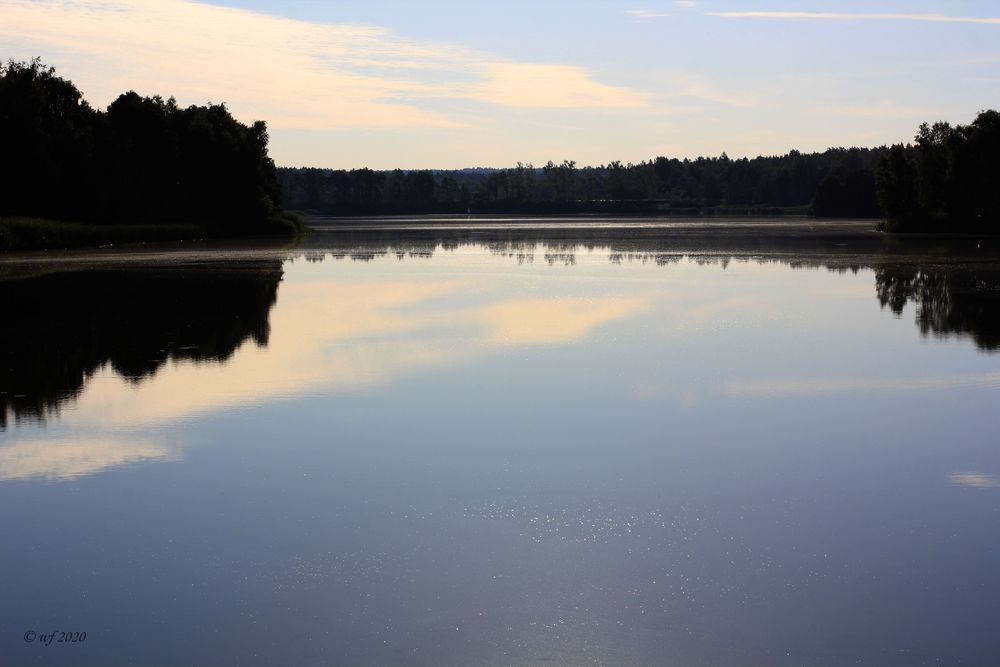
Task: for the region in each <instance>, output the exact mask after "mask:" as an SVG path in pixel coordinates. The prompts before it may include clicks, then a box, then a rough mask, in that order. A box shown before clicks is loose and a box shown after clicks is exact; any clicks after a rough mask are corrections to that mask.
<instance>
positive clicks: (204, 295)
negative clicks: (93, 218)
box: [0, 260, 282, 428]
mask: <svg viewBox="0 0 1000 667" xmlns="http://www.w3.org/2000/svg"><path fill="white" fill-rule="evenodd" d="M281 276H282V269H281V262H280V261H278V260H269V261H260V262H253V263H249V264H246V263H244V264H239V265H233V266H230V267H228V268H224V269H223V268H219V267H215V268H209V267H202V268H197V267H195V268H191V267H187V268H185V269H181V268H179V267H173V268H167V267H163V268H155V267H142V268H138V269H117V270H84V271H72V272H58V273H50V274H48V275H43V276H39V277H34V278H22V279H17V280H5V281H2V282H0V303H3V304H4V307H5V309H6V313H7V316H6V318H5V319H6V322H5V325H4V326H3V327H0V428H6V426H7V419H8V418H9V417H10V416H11V415H13V417H14V419H15V420H22V419H27V420H36V419H37V420H43V419H44V418H45V417H46V415H48V414H50V413H52V412H55V411H57V410H58V408H59V406H60V405H62V404H63V403H65V402H66V401H69V400H72V399H73V398H75V397H76V396H77V395H78V394H79V392H80V390H81V389H82V387H83V385H84V383H85V382H86V380H87V379H88V378H89V377H90V376H91V375H93V374H94V373H95V372H96V371H98V370H99V369H100V368H102V367H103V366H105V365H110V366H111V368H113V369H114V370H115V371H116V372H118V373H119V374H121V375H122V376H123V377H125V378H128V379H129V380H131V381H136V382H138V381H140V380H141V379H142V378H144V377H146V376H149V375H151V374H152V373H154V372H155V371H156V370H157V369H159V368H160V367H161V366H162V365H163V364H164V363H166V362H167V361H168V360H181V359H189V360H195V361H203V360H212V361H224V360H226V359H228V358H229V357H230V356H231V355H232V354H233V352H234V351H235V350H236V349H237V348H239V347H240V346H241V345H242V344H243V343H244V342H245V341H253V342H254V343H256V344H257V345H260V346H264V345H266V344H267V341H268V336H269V333H270V330H269V324H268V315H269V312H270V309H271V307H272V306H273V305H274V303H275V301H276V299H277V291H278V283H279V281H280V280H281Z"/></svg>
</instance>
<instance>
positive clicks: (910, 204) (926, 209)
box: [876, 111, 1000, 233]
mask: <svg viewBox="0 0 1000 667" xmlns="http://www.w3.org/2000/svg"><path fill="white" fill-rule="evenodd" d="M914 142H915V143H914V144H911V145H905V146H904V145H902V144H897V145H895V146H893V147H892V148H891V149H890V150H889V151H888V153H886V154H885V155H884V156H883V157H882V158H881V159H880V160H879V164H878V174H877V179H876V180H877V185H878V196H879V200H880V201H881V204H882V208H883V210H884V212H885V216H886V219H887V228H888V229H890V230H892V231H933V232H949V231H950V232H956V231H964V232H976V233H995V231H996V230H997V228H998V227H997V225H998V224H1000V113H998V112H996V111H983V112H980V114H979V115H978V116H977V117H976V119H975V120H974V121H973V122H972V123H971V124H969V125H957V126H955V127H952V126H951V125H949V124H948V123H943V122H939V123H934V124H933V125H928V124H927V123H924V124H922V125H921V126H920V128H919V130H918V132H917V135H916V137H915V138H914Z"/></svg>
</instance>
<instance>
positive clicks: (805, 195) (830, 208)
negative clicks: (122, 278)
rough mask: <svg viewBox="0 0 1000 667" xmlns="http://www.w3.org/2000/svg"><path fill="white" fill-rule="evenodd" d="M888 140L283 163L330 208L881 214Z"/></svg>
mask: <svg viewBox="0 0 1000 667" xmlns="http://www.w3.org/2000/svg"><path fill="white" fill-rule="evenodd" d="M886 152H887V149H886V148H876V149H869V148H834V149H830V150H827V151H825V152H823V153H812V154H802V153H799V152H798V151H791V152H790V153H788V154H787V155H781V156H775V157H757V158H754V159H746V158H743V159H738V160H732V159H730V158H729V157H727V156H726V155H725V154H723V155H721V156H720V157H717V158H698V159H696V160H688V159H685V160H678V159H675V158H667V157H658V158H655V159H653V160H650V161H648V162H641V163H639V164H627V165H626V164H622V163H621V162H611V163H609V164H607V165H602V166H599V167H582V168H579V167H577V166H576V163H575V162H572V161H569V160H567V161H564V162H562V163H561V164H555V163H553V162H549V163H548V164H546V165H545V166H544V167H534V166H532V165H530V164H518V165H517V167H514V168H511V169H463V170H456V171H430V170H419V171H402V170H399V169H397V170H395V171H373V170H371V169H353V170H350V171H345V170H334V169H311V168H302V169H289V168H281V169H279V170H278V177H279V179H280V181H281V185H282V193H283V201H282V203H283V205H284V206H285V207H286V208H288V209H291V210H299V211H313V212H317V213H325V214H330V215H375V214H411V213H467V212H469V213H659V214H689V215H690V214H701V213H712V212H717V213H757V214H760V213H778V212H797V213H813V214H815V215H820V216H833V217H880V216H881V210H880V208H879V203H878V197H877V195H876V191H875V176H874V167H875V165H876V164H877V162H878V160H879V158H880V157H881V156H882V155H883V154H885V153H886Z"/></svg>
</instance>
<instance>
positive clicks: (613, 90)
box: [456, 63, 647, 108]
mask: <svg viewBox="0 0 1000 667" xmlns="http://www.w3.org/2000/svg"><path fill="white" fill-rule="evenodd" d="M485 73H486V77H487V78H486V81H485V82H483V83H479V84H473V85H472V86H470V87H468V88H467V89H464V90H461V91H458V92H456V95H457V96H462V97H471V98H472V99H476V100H480V101H483V102H488V103H490V104H497V105H503V106H515V107H525V108H532V107H534V108H541V107H545V108H579V107H615V108H638V107H643V106H646V104H647V98H646V95H644V94H642V93H638V92H635V91H632V90H628V89H626V88H619V87H617V86H609V85H606V84H603V83H599V82H598V81H595V80H594V79H593V78H592V77H591V76H590V74H589V73H588V72H587V71H586V70H585V69H583V68H581V67H573V66H569V65H534V64H520V63H499V64H491V65H488V66H487V67H486V69H485Z"/></svg>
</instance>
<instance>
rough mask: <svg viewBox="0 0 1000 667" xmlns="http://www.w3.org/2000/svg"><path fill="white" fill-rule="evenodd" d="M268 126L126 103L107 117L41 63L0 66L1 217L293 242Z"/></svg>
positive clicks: (142, 100) (120, 101) (155, 103)
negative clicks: (266, 235)
mask: <svg viewBox="0 0 1000 667" xmlns="http://www.w3.org/2000/svg"><path fill="white" fill-rule="evenodd" d="M267 144H268V134H267V126H266V125H265V123H264V122H263V121H258V122H256V123H253V124H252V125H250V126H247V125H244V124H242V123H240V122H238V121H237V120H236V119H234V118H233V116H232V115H231V114H230V113H229V111H228V110H227V109H226V107H225V105H223V104H209V105H207V106H189V107H186V108H182V107H180V106H178V105H177V103H176V101H175V100H174V99H173V98H170V99H166V100H164V99H163V98H161V97H159V96H154V97H142V96H140V95H138V94H136V93H135V92H126V93H123V94H122V95H120V96H119V97H118V98H117V99H116V100H114V101H113V102H112V103H111V104H110V105H109V106H108V108H107V109H106V110H104V111H101V110H97V109H94V108H92V107H91V106H90V105H89V104H88V103H87V102H86V101H85V100H84V99H83V95H82V93H81V92H80V91H79V90H78V89H77V88H76V87H75V86H74V85H73V84H72V83H71V82H70V81H68V80H66V79H63V78H60V77H59V76H57V75H56V73H55V70H54V69H53V68H52V67H46V66H45V65H42V64H41V63H40V62H39V61H38V60H37V59H36V60H33V61H31V62H14V61H9V62H8V63H7V64H6V65H0V146H3V153H4V156H3V157H4V159H3V160H0V216H7V217H14V216H17V217H21V218H40V219H45V220H57V221H73V222H76V223H83V224H102V225H109V224H110V225H116V226H136V225H164V224H192V223H194V224H197V225H198V226H199V227H198V228H199V229H201V230H207V231H209V232H215V233H219V234H226V235H233V234H244V233H253V234H257V233H262V232H270V231H282V230H283V231H288V230H289V226H290V225H294V221H293V220H291V219H289V218H288V217H287V216H285V215H284V214H283V213H282V211H281V207H280V198H281V195H280V186H279V183H278V179H277V173H276V169H275V165H274V162H273V161H272V160H271V158H270V157H269V156H268V153H267Z"/></svg>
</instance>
